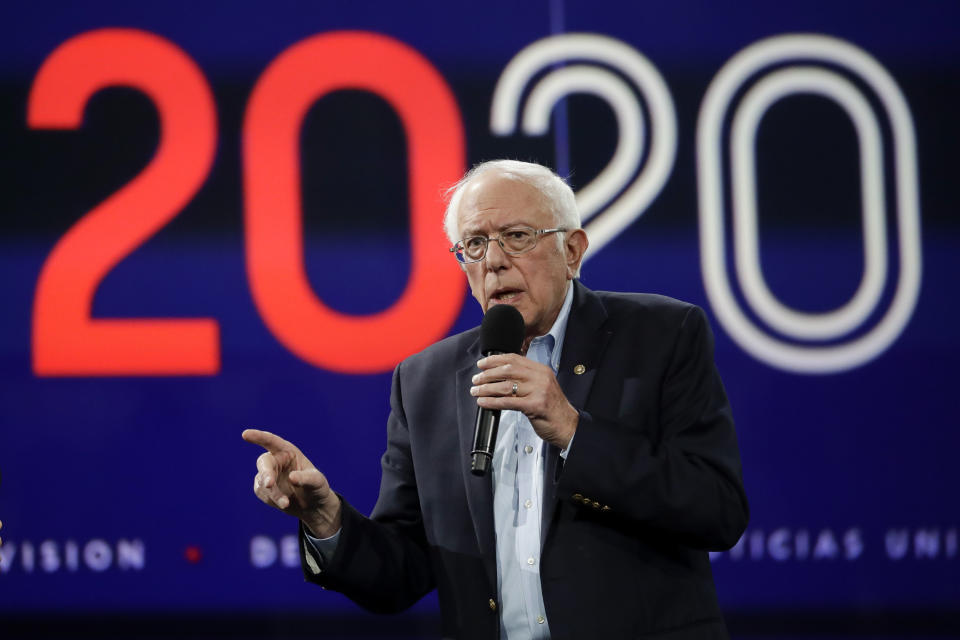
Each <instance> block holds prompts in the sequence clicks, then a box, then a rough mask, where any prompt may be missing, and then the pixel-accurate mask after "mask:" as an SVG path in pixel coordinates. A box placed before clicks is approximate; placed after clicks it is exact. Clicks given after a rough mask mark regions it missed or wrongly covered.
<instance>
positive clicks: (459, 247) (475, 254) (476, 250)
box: [450, 225, 566, 264]
mask: <svg viewBox="0 0 960 640" xmlns="http://www.w3.org/2000/svg"><path fill="white" fill-rule="evenodd" d="M562 231H566V229H564V228H562V227H557V228H556V229H534V228H533V227H527V226H524V225H518V226H516V227H509V228H507V229H504V230H503V231H501V232H500V235H499V236H497V237H495V238H488V237H487V236H469V237H467V238H464V239H463V240H461V241H460V242H458V243H457V244H455V245H453V246H452V247H450V253H452V254H453V255H454V256H455V257H456V259H457V262H459V263H460V264H470V263H471V262H480V261H481V260H483V259H484V258H485V257H486V255H487V246H488V245H489V244H490V241H491V240H496V242H497V244H499V245H500V248H501V249H503V251H504V253H508V254H510V255H512V256H518V255H520V254H521V253H526V252H528V251H531V250H533V248H534V247H535V246H537V240H539V239H540V236H542V235H545V234H548V233H558V232H562Z"/></svg>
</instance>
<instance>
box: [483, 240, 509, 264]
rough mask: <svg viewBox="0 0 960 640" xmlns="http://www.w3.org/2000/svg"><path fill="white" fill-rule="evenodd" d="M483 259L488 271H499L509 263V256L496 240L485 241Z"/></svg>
mask: <svg viewBox="0 0 960 640" xmlns="http://www.w3.org/2000/svg"><path fill="white" fill-rule="evenodd" d="M484 260H485V261H486V267H487V270H488V271H499V270H500V269H505V268H507V267H508V266H509V265H510V256H509V255H508V254H507V252H506V251H504V250H503V247H501V246H500V243H499V242H497V241H496V240H488V241H487V255H486V256H485V257H484Z"/></svg>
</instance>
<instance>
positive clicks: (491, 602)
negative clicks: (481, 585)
mask: <svg viewBox="0 0 960 640" xmlns="http://www.w3.org/2000/svg"><path fill="white" fill-rule="evenodd" d="M489 604H490V611H496V610H497V603H496V602H494V600H493V598H490V602H489Z"/></svg>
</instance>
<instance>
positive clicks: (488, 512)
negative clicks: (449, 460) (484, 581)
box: [457, 339, 497, 588]
mask: <svg viewBox="0 0 960 640" xmlns="http://www.w3.org/2000/svg"><path fill="white" fill-rule="evenodd" d="M479 359H480V343H479V339H478V340H477V341H476V342H474V344H473V345H472V346H471V347H470V349H468V351H467V356H466V357H465V359H464V362H465V363H466V364H465V365H464V366H463V368H461V369H460V370H458V371H457V424H458V425H459V428H460V451H458V452H457V453H458V454H459V455H460V459H461V461H460V469H461V471H462V472H463V484H464V487H465V488H466V492H467V504H468V506H469V507H470V517H471V518H472V519H473V527H474V531H475V532H476V534H477V544H478V545H479V547H480V553H481V555H482V557H483V565H484V568H485V569H486V571H487V577H488V578H490V584H491V585H493V586H494V588H496V584H497V566H496V557H497V539H496V533H495V532H494V526H493V484H492V480H491V477H490V474H488V475H486V476H483V477H479V476H475V475H473V473H471V471H470V451H472V450H473V437H474V429H475V427H476V421H477V403H476V402H475V401H474V399H473V396H471V395H470V386H471V384H472V383H471V381H470V379H471V378H472V377H473V375H474V374H475V373H477V372H478V371H479V369H477V360H479Z"/></svg>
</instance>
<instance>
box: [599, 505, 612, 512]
mask: <svg viewBox="0 0 960 640" xmlns="http://www.w3.org/2000/svg"><path fill="white" fill-rule="evenodd" d="M600 511H610V505H606V504H605V505H603V506H602V507H600Z"/></svg>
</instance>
